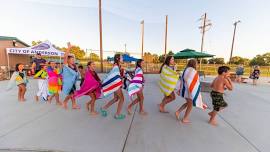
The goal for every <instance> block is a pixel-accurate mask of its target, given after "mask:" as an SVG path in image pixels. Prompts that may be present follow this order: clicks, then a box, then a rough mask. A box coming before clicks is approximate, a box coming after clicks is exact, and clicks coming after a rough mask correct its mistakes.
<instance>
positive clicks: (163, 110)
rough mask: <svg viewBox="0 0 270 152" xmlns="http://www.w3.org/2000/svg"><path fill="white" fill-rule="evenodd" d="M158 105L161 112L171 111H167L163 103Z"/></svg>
mask: <svg viewBox="0 0 270 152" xmlns="http://www.w3.org/2000/svg"><path fill="white" fill-rule="evenodd" d="M158 106H159V112H161V113H169V112H168V111H165V108H164V106H163V105H161V104H159V105H158Z"/></svg>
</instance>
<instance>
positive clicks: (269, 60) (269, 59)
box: [263, 52, 270, 65]
mask: <svg viewBox="0 0 270 152" xmlns="http://www.w3.org/2000/svg"><path fill="white" fill-rule="evenodd" d="M263 58H264V61H265V63H266V65H270V52H268V53H265V54H263Z"/></svg>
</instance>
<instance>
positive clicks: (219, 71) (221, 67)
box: [218, 66, 230, 75]
mask: <svg viewBox="0 0 270 152" xmlns="http://www.w3.org/2000/svg"><path fill="white" fill-rule="evenodd" d="M228 71H230V67H228V66H220V67H219V68H218V74H219V75H221V74H222V73H223V72H224V73H227V72H228Z"/></svg>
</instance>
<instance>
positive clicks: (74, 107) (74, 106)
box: [72, 105, 81, 109]
mask: <svg viewBox="0 0 270 152" xmlns="http://www.w3.org/2000/svg"><path fill="white" fill-rule="evenodd" d="M72 109H81V108H80V107H79V106H78V105H73V106H72Z"/></svg>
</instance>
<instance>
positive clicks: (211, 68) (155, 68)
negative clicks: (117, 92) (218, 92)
mask: <svg viewBox="0 0 270 152" xmlns="http://www.w3.org/2000/svg"><path fill="white" fill-rule="evenodd" d="M103 66H104V72H109V71H110V70H111V69H112V66H113V65H112V63H109V62H105V63H104V65H103ZM123 66H124V67H126V68H131V69H132V68H135V64H134V63H133V64H132V63H126V64H124V65H123ZM160 66H161V63H158V64H157V63H145V65H144V72H146V73H158V72H159V70H160ZM185 66H186V64H183V63H180V64H177V65H176V67H177V71H179V72H180V71H183V70H184V68H185ZM219 66H222V65H218V64H203V65H202V71H204V73H205V74H206V75H217V69H218V67H219ZM226 66H229V67H230V68H231V72H235V71H236V68H237V65H226ZM96 69H97V71H98V72H100V71H101V70H100V63H98V62H97V63H96ZM244 71H245V72H244V75H245V76H249V75H250V73H251V72H252V67H251V66H245V67H244ZM260 71H261V76H263V77H270V66H261V67H260Z"/></svg>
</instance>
